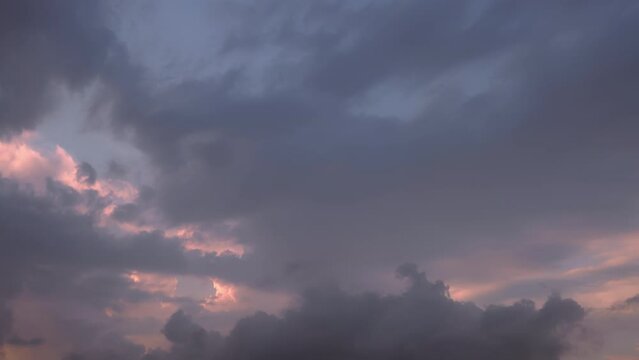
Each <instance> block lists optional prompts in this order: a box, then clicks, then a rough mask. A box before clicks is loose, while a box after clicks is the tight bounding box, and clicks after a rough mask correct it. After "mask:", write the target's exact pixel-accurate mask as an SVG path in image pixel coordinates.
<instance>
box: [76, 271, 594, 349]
mask: <svg viewBox="0 0 639 360" xmlns="http://www.w3.org/2000/svg"><path fill="white" fill-rule="evenodd" d="M399 274H400V275H401V276H402V277H406V278H409V279H410V283H411V285H410V287H409V289H408V290H407V291H406V292H404V293H403V294H401V295H390V296H381V295H378V294H375V293H361V294H349V293H346V292H344V291H342V290H340V289H338V288H336V287H324V288H319V289H315V290H312V291H309V292H307V293H306V294H305V295H304V296H303V298H302V300H301V303H300V305H299V306H298V307H296V308H293V309H289V310H288V311H286V312H285V313H284V315H283V316H282V317H277V316H273V315H268V314H265V313H262V312H258V313H256V314H255V315H253V316H249V317H246V318H244V319H242V320H240V321H238V323H237V324H236V325H235V328H234V329H233V330H232V331H231V332H230V334H229V335H227V336H221V335H220V334H219V333H217V332H208V331H206V330H205V329H203V328H202V327H201V326H199V325H198V324H196V323H195V322H194V321H193V320H192V319H191V318H190V317H189V316H188V315H186V314H185V313H184V312H183V311H178V312H176V313H175V314H173V315H172V316H171V318H170V319H169V320H168V321H167V323H166V325H165V326H164V330H163V333H164V335H165V336H166V338H167V340H169V341H170V342H171V344H172V347H171V350H170V351H168V352H165V351H162V350H155V351H151V352H149V353H148V354H147V355H146V356H144V357H143V359H145V360H164V359H166V360H168V359H171V360H182V359H194V360H195V359H210V358H215V359H229V360H231V359H246V360H257V359H301V358H303V359H419V358H437V359H442V360H456V359H471V358H472V359H544V360H551V359H559V358H560V356H561V355H563V354H565V353H566V352H567V351H568V350H569V348H570V347H569V344H568V343H567V342H566V336H567V335H568V334H569V333H570V332H571V331H573V330H575V329H577V327H578V326H579V322H580V321H581V319H582V318H583V316H584V310H583V309H582V308H581V307H580V306H579V305H578V304H577V303H575V302H574V301H572V300H570V299H562V298H560V297H559V296H557V295H553V296H551V297H549V298H548V300H547V301H546V303H545V304H544V305H543V306H542V307H541V308H540V309H536V308H535V305H534V303H533V302H531V301H528V300H522V301H520V302H517V303H515V304H513V305H510V306H490V307H488V308H487V309H485V310H483V309H481V308H479V307H477V306H475V305H474V304H472V303H461V302H456V301H454V300H452V299H450V297H449V296H448V293H447V287H446V286H445V285H444V284H443V283H441V282H435V283H433V282H429V281H428V280H427V279H426V278H425V277H424V274H423V273H420V272H418V271H417V269H416V267H415V266H412V265H407V266H403V267H402V268H401V269H400V271H399ZM78 359H87V360H89V359H99V357H91V356H89V355H87V356H85V357H78Z"/></svg>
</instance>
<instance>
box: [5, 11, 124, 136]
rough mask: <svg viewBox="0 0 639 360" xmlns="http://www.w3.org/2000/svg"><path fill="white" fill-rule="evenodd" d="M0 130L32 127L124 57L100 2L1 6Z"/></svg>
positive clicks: (6, 130) (10, 130) (11, 131)
mask: <svg viewBox="0 0 639 360" xmlns="http://www.w3.org/2000/svg"><path fill="white" fill-rule="evenodd" d="M0 14H1V15H0V23H1V24H2V25H0V49H1V51H0V54H1V55H0V134H3V135H6V134H12V133H16V132H19V131H21V130H24V129H32V128H33V127H34V126H35V125H36V124H37V123H38V121H39V120H40V119H41V116H42V115H43V114H44V113H45V112H46V111H47V110H49V109H51V108H52V107H53V106H54V105H55V100H54V99H55V98H54V93H53V91H52V90H53V86H54V85H56V84H63V85H65V86H68V87H69V88H71V89H73V90H77V89H81V88H82V87H84V86H85V85H87V84H88V83H89V82H90V81H92V80H95V79H97V78H98V77H100V76H101V75H103V74H106V73H108V72H110V71H111V70H110V69H112V68H113V67H114V66H115V64H116V63H119V62H121V61H122V59H121V58H120V55H121V50H120V49H118V45H117V43H116V39H115V38H114V36H113V34H112V32H111V31H110V30H108V29H107V28H106V27H105V26H104V24H105V17H106V15H107V11H106V8H104V7H103V6H102V4H101V3H100V2H91V3H88V2H84V1H64V2H48V1H38V0H35V1H34V0H28V1H4V2H3V3H2V5H0Z"/></svg>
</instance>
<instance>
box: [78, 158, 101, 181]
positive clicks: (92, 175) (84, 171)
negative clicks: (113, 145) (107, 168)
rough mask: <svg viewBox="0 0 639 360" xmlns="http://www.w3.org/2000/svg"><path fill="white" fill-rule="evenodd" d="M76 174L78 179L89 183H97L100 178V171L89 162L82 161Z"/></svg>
mask: <svg viewBox="0 0 639 360" xmlns="http://www.w3.org/2000/svg"><path fill="white" fill-rule="evenodd" d="M75 176H76V179H77V180H78V181H80V182H82V183H85V184H87V185H93V184H95V181H96V180H97V179H98V173H97V172H96V171H95V169H94V168H93V166H91V164H89V163H87V162H81V163H80V164H79V165H78V168H77V169H76V174H75Z"/></svg>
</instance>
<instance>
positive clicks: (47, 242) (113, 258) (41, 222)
mask: <svg viewBox="0 0 639 360" xmlns="http://www.w3.org/2000/svg"><path fill="white" fill-rule="evenodd" d="M63 191H66V192H64V193H63V195H64V196H62V195H61V193H62V192H63ZM87 196H89V197H90V196H91V193H90V192H89V194H84V193H77V192H75V191H74V190H72V189H69V188H65V186H64V185H62V184H59V183H56V182H54V181H50V185H49V193H48V196H45V197H39V196H34V195H33V194H31V193H28V192H25V191H23V190H20V189H19V187H18V186H17V184H15V183H13V182H11V181H9V180H5V179H0V238H1V239H2V251H1V252H0V274H1V275H0V304H2V305H3V306H2V312H0V348H1V347H2V345H3V344H9V345H12V346H23V347H24V346H37V345H40V344H41V343H42V341H43V340H41V339H38V338H34V339H26V338H23V337H20V336H18V335H16V334H14V333H13V331H12V324H13V315H14V313H13V311H12V309H11V307H10V303H9V301H11V300H13V299H15V298H16V297H17V296H19V295H20V294H25V293H26V294H29V296H33V297H35V298H37V299H40V300H46V301H48V302H49V304H50V305H51V306H54V305H55V304H75V305H74V306H75V309H76V310H77V309H80V308H86V307H88V308H91V309H95V310H97V311H98V312H99V313H102V312H103V311H104V309H105V308H111V309H112V310H113V311H115V312H118V311H120V309H121V308H122V304H123V302H126V303H140V302H145V301H163V302H180V301H181V299H179V298H172V297H170V296H168V295H166V294H161V293H154V292H150V291H147V290H139V289H137V288H136V287H135V286H134V284H133V282H132V280H131V279H130V278H128V277H127V276H126V273H127V272H129V271H133V270H136V271H143V272H154V273H159V274H172V275H176V274H185V275H186V274H192V275H198V276H218V275H219V276H222V277H224V276H225V275H222V274H223V273H227V270H230V271H228V273H232V272H233V271H232V270H231V269H232V268H234V267H236V266H237V264H239V261H240V260H239V259H238V258H237V257H234V256H230V255H229V256H218V255H217V254H215V253H206V254H205V253H201V252H197V251H187V250H185V249H184V248H183V247H182V245H181V244H180V242H179V241H177V240H175V239H170V238H166V237H164V236H163V235H162V234H160V233H142V234H139V235H130V236H121V237H115V236H113V235H111V234H109V233H108V232H106V230H104V229H100V228H99V227H98V226H97V225H96V223H95V221H96V219H94V218H93V217H92V216H91V215H79V214H77V213H76V212H75V211H74V210H72V209H73V207H74V205H76V204H77V203H78V199H79V198H83V197H87ZM94 196H95V195H94ZM61 199H62V200H61ZM229 266H230V267H229ZM223 269H225V270H223ZM64 311H67V310H64ZM64 316H71V313H64V314H63V315H60V317H61V318H64ZM65 329H66V327H65ZM69 329H71V327H69ZM65 331H66V330H65ZM69 331H70V330H69Z"/></svg>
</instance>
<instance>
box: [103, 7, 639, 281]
mask: <svg viewBox="0 0 639 360" xmlns="http://www.w3.org/2000/svg"><path fill="white" fill-rule="evenodd" d="M225 5H226V7H221V9H222V10H221V13H222V14H225V13H224V11H230V12H229V14H233V16H236V17H237V19H238V20H237V22H238V24H239V25H237V27H236V28H235V27H234V28H233V34H229V35H228V37H227V38H226V41H225V46H224V47H223V49H222V50H221V51H220V52H219V53H217V54H215V55H216V56H218V59H222V60H223V59H226V58H229V59H239V60H238V61H237V62H236V63H237V64H236V65H235V67H233V68H232V69H231V70H229V71H228V72H226V73H224V74H222V75H220V76H214V77H212V78H209V79H198V80H197V81H185V82H183V83H181V84H178V85H175V86H173V87H170V88H168V89H165V90H163V91H161V92H160V94H158V95H154V96H146V95H144V96H143V95H142V94H141V93H139V92H136V91H137V90H136V91H132V92H131V94H134V95H135V96H130V97H124V96H123V97H121V98H120V100H122V101H120V102H119V104H118V105H117V106H116V111H115V112H114V114H115V115H116V118H115V119H114V125H115V128H117V129H133V130H134V134H135V139H136V143H137V145H138V146H139V147H140V148H141V149H142V150H144V151H145V152H146V153H147V154H149V155H150V157H151V158H152V159H153V160H154V162H155V164H156V165H157V166H158V168H159V169H160V170H162V175H161V176H160V177H159V178H158V179H157V180H158V181H157V198H156V201H157V203H158V204H159V205H160V206H161V207H162V209H163V210H164V211H165V213H166V214H167V216H168V217H169V218H170V219H172V220H173V221H175V222H182V221H187V222H191V221H202V222H209V221H221V220H226V219H241V220H242V224H243V225H242V227H241V228H240V229H239V231H238V236H239V238H240V240H241V241H244V242H245V243H247V244H248V245H250V246H251V248H253V249H254V252H253V253H252V256H253V259H254V264H256V265H255V272H256V273H259V274H260V276H262V277H263V278H264V279H262V281H263V282H264V283H268V282H278V281H281V279H282V277H283V276H289V277H296V278H299V279H303V278H318V277H319V278H321V277H341V276H342V274H343V273H344V272H345V271H346V267H350V268H353V267H354V268H355V269H354V270H352V271H350V273H351V274H356V273H357V272H358V271H359V272H361V273H366V272H367V271H368V270H370V269H372V268H375V267H379V266H382V267H385V266H388V261H389V259H393V260H395V261H396V262H400V261H405V260H411V259H412V260H415V258H417V259H416V260H420V261H425V260H426V259H428V258H433V257H437V256H440V255H443V254H451V253H459V252H462V253H468V252H472V248H473V247H479V248H503V247H506V248H508V249H509V250H512V254H513V256H518V257H521V258H522V260H526V261H527V262H528V263H531V264H530V265H531V266H533V267H534V266H539V267H547V266H548V265H552V264H555V263H558V262H559V261H561V260H562V259H563V258H564V257H565V256H567V255H569V254H571V253H573V252H574V251H576V249H577V248H578V247H579V244H578V243H574V242H564V243H563V244H559V245H556V248H557V249H559V250H561V251H537V253H536V255H535V257H534V259H533V258H531V257H529V256H528V255H527V253H528V250H529V249H535V248H537V249H539V248H543V246H542V245H540V244H536V243H534V241H535V239H534V233H535V230H537V229H552V230H557V231H559V232H561V231H566V232H571V231H572V232H574V231H576V230H578V231H579V232H580V234H581V235H583V236H585V237H588V236H597V235H600V234H612V233H621V232H626V231H630V230H633V229H635V228H636V225H635V223H634V220H633V219H634V217H633V216H632V214H633V213H634V212H635V211H636V209H637V207H636V202H635V200H634V199H635V194H637V188H636V180H637V179H639V172H638V171H637V167H636V166H635V162H634V155H633V154H635V153H636V152H637V151H639V148H638V147H637V143H636V141H634V139H633V136H632V134H634V131H633V130H634V129H636V122H635V121H634V120H633V117H632V115H633V114H635V113H636V112H637V110H639V109H637V102H636V101H635V100H634V96H633V94H635V93H636V92H637V90H638V89H637V84H639V79H637V74H639V71H637V64H639V45H638V44H637V42H636V40H635V38H634V37H633V36H631V35H630V34H633V33H636V32H637V31H638V30H639V29H638V28H637V27H638V25H637V24H639V21H637V18H638V12H637V6H636V4H635V3H634V2H633V1H611V2H606V3H601V2H597V1H582V2H567V1H562V2H551V1H540V2H525V3H524V2H519V3H514V2H510V1H486V2H482V3H478V2H474V1H473V2H449V1H406V2H402V3H400V4H398V3H396V2H375V3H367V5H362V4H359V5H358V4H351V3H347V2H343V3H342V2H340V3H336V2H335V3H333V2H323V3H319V4H318V3H317V2H301V3H296V5H295V6H290V7H284V6H281V5H279V4H278V3H277V2H270V1H266V2H260V3H259V4H255V3H250V4H249V5H248V6H247V5H246V4H245V5H233V4H225ZM228 9H231V10H228ZM220 16H224V15H220ZM248 24H250V25H248ZM266 49H277V53H278V54H282V55H281V56H280V57H277V60H278V61H274V62H269V63H262V62H260V55H262V54H264V53H265V52H266V51H267V50H266ZM264 68H266V70H263V69H264ZM256 69H258V70H256ZM259 69H262V70H259ZM256 71H262V73H261V74H262V75H263V76H262V77H260V79H262V80H261V82H260V83H259V84H258V86H253V85H254V84H253V83H252V82H250V81H249V80H250V79H251V76H252V74H253V73H254V72H256ZM255 87H257V89H256V88H255ZM138 90H139V89H138ZM122 91H126V89H123V90H122ZM380 91H381V94H382V95H381V97H382V99H384V97H390V96H393V95H396V94H410V95H413V94H415V95H414V96H415V98H414V99H413V100H406V101H404V102H402V100H403V99H401V96H399V98H398V97H397V96H395V97H392V99H398V100H396V102H397V103H396V104H393V101H390V102H391V104H390V105H388V106H390V110H388V109H387V110H385V111H383V112H382V113H383V115H382V113H380V114H376V110H375V109H376V108H377V107H376V106H378V105H379V104H378V103H379V102H381V101H379V99H378V98H376V97H375V96H376V95H375V94H376V93H379V92H380ZM131 99H133V100H134V101H128V102H127V101H126V100H131ZM358 104H359V105H358ZM393 106H394V107H393ZM362 107H363V108H364V109H365V110H367V111H365V112H361V111H358V110H357V109H358V108H362ZM407 107H415V108H416V111H415V113H414V115H411V116H409V118H405V117H402V116H400V115H398V114H396V113H398V112H401V110H403V109H404V108H407ZM393 109H395V110H393ZM531 234H533V235H531ZM398 244H401V245H398ZM287 264H295V266H294V268H295V269H297V270H296V271H294V272H289V271H286V269H287ZM327 264H330V266H327ZM257 269H259V270H257ZM286 274H288V275H286Z"/></svg>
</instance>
